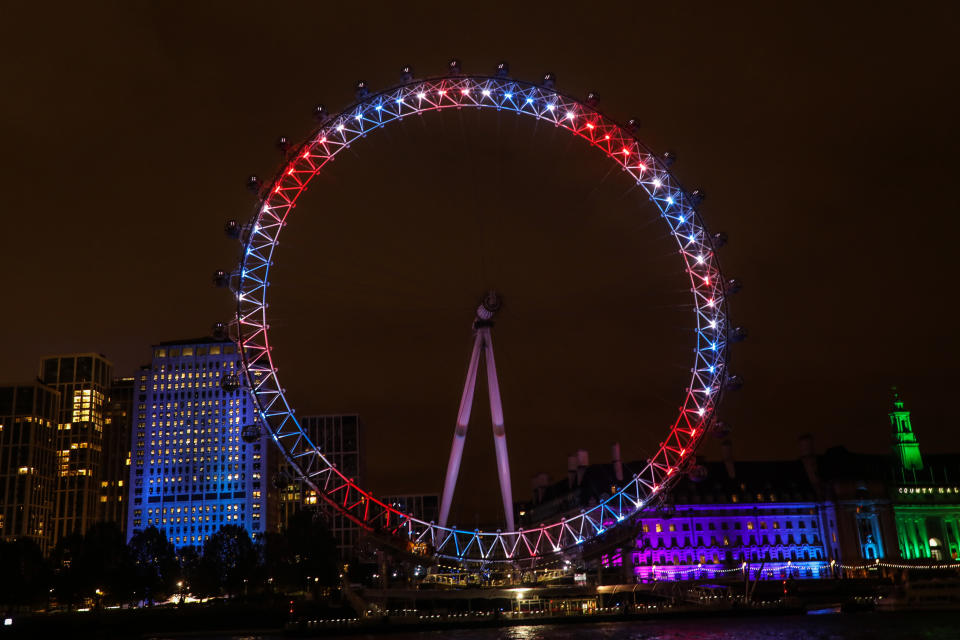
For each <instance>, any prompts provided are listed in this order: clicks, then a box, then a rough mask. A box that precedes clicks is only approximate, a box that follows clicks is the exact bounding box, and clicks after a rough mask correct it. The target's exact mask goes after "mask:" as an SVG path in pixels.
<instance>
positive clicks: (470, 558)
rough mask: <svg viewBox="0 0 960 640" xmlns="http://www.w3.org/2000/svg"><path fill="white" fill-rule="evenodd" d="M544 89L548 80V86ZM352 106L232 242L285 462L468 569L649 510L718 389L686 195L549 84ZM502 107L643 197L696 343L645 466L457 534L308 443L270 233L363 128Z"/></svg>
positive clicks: (444, 87)
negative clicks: (287, 377) (283, 349)
mask: <svg viewBox="0 0 960 640" xmlns="http://www.w3.org/2000/svg"><path fill="white" fill-rule="evenodd" d="M550 84H552V83H550ZM358 97H359V101H358V102H357V103H355V104H354V105H353V106H351V107H350V108H348V109H347V110H345V111H343V112H341V113H339V114H338V115H335V116H332V117H328V118H325V119H324V120H323V121H322V124H321V126H320V127H319V128H318V129H317V130H316V131H315V132H314V133H313V134H312V135H311V136H310V137H309V138H308V139H307V140H306V141H305V142H304V143H302V144H301V145H300V146H299V147H298V148H296V149H294V150H292V151H291V152H290V155H289V156H288V157H289V158H290V160H288V161H287V164H286V165H285V166H284V167H283V169H282V171H281V172H280V173H279V174H278V175H277V176H276V177H275V178H274V180H273V182H272V183H271V184H270V185H268V187H267V188H266V189H265V190H264V191H263V192H262V199H261V201H260V202H259V204H258V206H257V211H256V213H255V215H254V216H253V219H252V220H251V221H250V222H249V223H248V224H247V225H246V227H245V228H244V233H243V235H242V236H241V237H242V242H243V251H242V256H241V261H240V268H239V271H238V272H236V273H234V274H233V276H234V278H233V280H234V282H235V283H236V289H235V291H236V295H237V317H236V319H237V327H238V342H239V345H240V347H241V353H242V354H243V356H242V363H243V375H244V378H245V383H246V386H247V388H248V389H249V390H250V393H251V395H252V397H253V400H254V403H255V407H256V412H257V414H258V418H259V420H260V423H261V425H262V426H263V427H264V428H265V429H266V430H267V431H268V432H269V434H270V436H271V437H272V438H273V440H274V441H275V442H276V443H277V444H278V445H279V447H280V449H281V451H282V452H283V454H284V456H285V457H286V459H287V461H288V462H289V463H290V465H291V466H292V467H293V469H294V470H295V472H296V473H297V474H299V475H300V476H301V477H302V478H303V480H304V481H305V482H306V484H307V485H308V486H309V487H310V488H312V489H314V490H316V492H317V494H318V495H319V496H321V497H322V499H323V500H324V501H326V502H327V503H329V504H330V505H332V506H334V507H335V508H336V509H337V510H338V511H340V512H341V513H342V514H344V515H345V516H346V517H347V518H349V519H350V520H352V521H354V522H355V523H357V524H358V525H360V526H361V527H363V528H364V529H367V530H369V531H375V532H380V533H387V534H391V535H394V536H400V537H403V538H406V539H407V540H409V541H411V542H413V543H414V544H419V543H425V547H422V548H426V549H428V551H429V552H430V553H432V554H434V555H436V556H438V557H445V558H450V559H455V560H461V561H467V562H474V561H475V562H502V561H521V560H531V559H535V558H540V557H545V556H548V555H551V554H556V553H558V552H563V551H565V550H569V549H571V548H576V547H577V546H579V545H582V544H583V543H585V542H587V541H588V540H590V539H591V538H594V537H595V536H598V535H600V534H602V533H603V532H604V531H606V530H608V529H609V528H610V527H612V526H615V525H616V524H617V523H618V522H621V521H623V520H625V519H627V518H629V517H630V516H631V515H633V514H635V513H636V512H638V511H639V510H641V509H643V508H644V507H646V506H648V505H650V504H652V503H655V502H656V499H657V498H658V497H659V496H660V495H661V494H662V493H663V492H665V491H666V490H667V489H668V487H669V485H670V484H672V482H673V481H674V480H676V479H677V478H678V477H680V476H681V475H683V472H684V471H685V470H686V469H687V468H688V466H689V465H690V464H692V463H693V453H694V451H695V449H696V447H697V445H698V444H699V442H700V441H701V439H702V438H703V436H704V434H705V432H706V430H707V428H708V427H709V426H710V425H711V422H712V420H713V419H714V413H715V408H716V405H717V403H718V402H719V399H720V395H721V394H722V392H723V388H724V386H725V383H726V382H727V371H726V366H725V364H726V354H727V331H728V325H727V317H726V303H725V291H724V280H723V277H722V274H721V272H720V267H719V264H718V261H717V258H716V256H715V253H714V238H713V237H712V236H711V235H710V234H709V233H708V232H707V230H706V228H705V227H704V224H703V222H702V220H701V218H700V215H699V214H698V213H697V211H696V209H695V204H696V202H695V200H694V198H692V197H691V196H690V195H689V194H687V193H685V192H684V191H683V189H682V188H681V187H680V185H679V184H678V183H677V181H676V180H675V179H674V178H673V176H672V175H671V174H670V172H669V171H668V169H667V166H666V163H665V162H664V161H663V159H661V158H657V157H656V156H654V155H653V153H651V151H650V150H649V149H648V148H647V147H646V146H645V145H644V144H642V143H641V142H640V141H639V140H637V139H636V138H635V137H634V135H633V134H632V133H631V132H630V131H628V130H627V129H625V128H624V127H622V126H620V125H618V124H617V123H615V122H613V121H612V120H610V119H609V118H607V117H606V116H604V115H603V114H601V113H600V112H598V111H597V110H596V109H595V108H594V107H592V106H590V105H587V104H585V103H582V102H580V101H578V100H575V99H573V98H570V97H568V96H565V95H563V94H560V93H558V92H557V91H555V90H553V88H552V87H544V86H538V85H536V84H533V83H528V82H521V81H517V80H513V79H510V78H507V77H499V76H498V77H488V76H463V75H452V76H446V77H440V78H432V79H427V80H422V81H414V82H410V83H407V84H404V85H401V86H399V87H395V88H393V89H389V90H387V91H384V92H381V93H377V94H369V95H362V94H361V95H359V96H358ZM462 108H477V109H490V110H496V111H501V110H503V111H512V112H514V113H517V114H521V115H525V116H531V117H533V118H536V119H538V120H545V121H548V122H551V123H553V124H554V125H555V126H557V127H558V128H561V129H565V130H567V131H569V132H570V133H571V134H573V135H574V136H576V137H577V138H580V139H582V140H584V141H585V142H587V143H589V144H590V145H592V146H593V147H595V148H597V149H599V150H600V151H602V152H603V153H604V154H605V155H606V156H607V158H608V159H610V160H612V161H613V162H616V163H617V164H618V165H620V166H621V167H622V169H623V171H626V172H627V173H629V174H630V175H631V176H632V177H633V178H634V179H635V180H636V184H637V186H639V187H641V188H642V189H643V190H644V191H646V193H647V194H648V195H649V197H650V200H652V201H653V203H654V204H655V205H656V206H657V208H658V209H659V210H660V213H661V217H662V218H663V219H664V220H665V221H666V223H667V225H668V226H669V227H670V231H671V235H673V237H674V238H675V239H676V241H677V245H678V247H679V253H680V256H681V257H682V259H683V261H684V265H685V268H686V272H687V273H688V274H689V276H690V284H691V292H692V295H693V303H694V307H695V318H696V336H697V346H696V349H695V356H694V365H693V368H692V370H691V371H692V375H691V380H690V385H689V387H688V388H687V390H686V397H685V399H684V402H683V406H682V407H681V408H680V411H679V416H678V417H677V419H676V421H675V422H674V424H673V426H672V427H671V428H670V432H669V435H668V436H667V438H666V439H665V440H664V441H663V442H662V443H661V444H660V445H659V449H658V450H657V452H656V454H655V455H654V456H653V457H652V458H650V459H649V460H648V462H647V464H646V466H645V467H644V469H643V470H642V471H641V472H640V473H638V474H636V475H634V476H633V478H632V479H629V480H626V481H625V482H624V484H623V486H621V487H619V488H618V490H617V491H616V493H614V494H613V495H611V496H610V497H608V498H606V499H604V500H603V501H602V502H600V503H599V504H597V505H596V506H594V507H592V508H590V509H588V510H585V511H582V512H581V513H579V514H577V515H575V516H573V517H569V518H564V519H560V520H558V521H556V522H551V523H548V524H543V525H541V526H538V527H535V528H531V529H522V528H520V529H518V530H517V531H500V530H497V531H480V530H462V529H457V528H456V527H440V526H438V525H436V524H435V523H431V522H424V521H423V520H420V519H418V518H415V517H413V516H412V515H410V514H407V513H404V512H402V511H400V510H398V509H396V508H394V507H392V506H390V505H389V504H386V503H384V502H382V501H380V500H378V499H376V498H375V497H374V496H373V495H371V494H370V493H369V492H368V491H366V490H364V489H362V488H360V487H358V486H357V485H356V484H355V483H354V482H353V479H351V478H348V477H346V476H344V475H343V474H342V473H341V472H340V471H339V470H338V469H337V468H336V467H335V466H334V465H333V464H332V463H331V462H330V461H329V460H328V459H327V458H326V457H325V456H324V455H323V453H322V452H321V451H319V450H318V449H317V447H315V446H314V443H313V442H311V441H310V438H309V436H308V435H307V433H306V432H305V431H304V429H303V428H302V427H301V425H300V422H299V421H298V420H297V418H296V416H295V415H294V410H293V409H292V408H291V407H290V403H289V402H288V400H287V398H286V396H285V394H284V390H283V387H281V385H280V382H279V380H278V378H277V371H276V367H275V366H274V362H273V357H272V354H271V347H270V341H269V338H268V329H269V324H268V320H267V306H268V305H267V291H268V289H269V285H270V281H269V271H270V266H271V264H272V260H273V254H274V250H275V249H276V247H277V244H278V242H277V241H278V238H279V236H280V231H281V230H282V229H283V227H284V226H286V220H287V216H288V215H289V214H290V213H291V211H292V210H293V209H294V207H295V206H296V203H297V199H298V198H299V197H300V195H301V194H302V193H303V192H304V191H305V190H306V188H307V185H308V184H309V183H310V180H311V179H312V178H313V177H314V176H315V175H317V173H318V172H319V171H320V170H321V169H322V168H323V166H324V165H325V164H326V163H327V162H329V161H330V160H332V159H333V158H334V157H335V156H336V155H337V154H338V153H340V152H341V151H343V150H344V149H346V148H348V147H349V146H350V145H351V144H352V143H353V142H355V141H358V140H359V139H360V138H362V137H364V136H366V134H367V133H370V132H371V131H374V130H376V129H379V128H380V127H382V126H384V125H386V124H389V123H391V122H396V121H398V120H400V119H402V118H406V117H408V116H414V115H420V114H423V113H426V112H431V111H440V110H442V109H462Z"/></svg>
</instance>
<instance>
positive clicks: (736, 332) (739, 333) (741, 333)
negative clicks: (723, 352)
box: [730, 327, 747, 342]
mask: <svg viewBox="0 0 960 640" xmlns="http://www.w3.org/2000/svg"><path fill="white" fill-rule="evenodd" d="M746 339H747V330H746V329H744V328H743V327H734V328H733V329H731V330H730V342H743V341H744V340H746Z"/></svg>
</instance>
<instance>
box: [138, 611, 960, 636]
mask: <svg viewBox="0 0 960 640" xmlns="http://www.w3.org/2000/svg"><path fill="white" fill-rule="evenodd" d="M192 637H193V638H195V639H196V640H201V637H200V636H192ZM318 637H319V636H318ZM323 637H324V638H337V637H344V638H347V637H349V638H380V637H389V638H393V639H394V640H441V639H442V638H450V637H455V638H457V639H458V640H579V639H582V638H586V639H587V640H606V639H610V640H958V639H960V615H958V614H957V613H956V612H934V613H920V612H915V613H863V614H841V615H827V616H778V617H764V618H714V619H704V618H700V619H697V620H689V621H677V620H670V621H660V620H652V621H642V622H637V621H631V622H607V623H597V624H552V625H531V626H522V627H503V628H499V629H457V630H449V629H448V630H442V631H422V632H411V633H404V632H399V633H397V632H394V633H387V634H376V635H372V634H368V635H364V634H354V635H348V636H336V635H324V636H323ZM168 638H171V636H163V635H158V636H153V640H167V639H168ZM280 638H283V636H278V635H270V634H266V635H260V634H249V635H247V634H244V635H239V634H238V635H222V636H206V637H205V638H203V640H228V639H229V640H280Z"/></svg>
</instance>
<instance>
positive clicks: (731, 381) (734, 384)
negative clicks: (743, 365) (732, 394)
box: [726, 375, 743, 391]
mask: <svg viewBox="0 0 960 640" xmlns="http://www.w3.org/2000/svg"><path fill="white" fill-rule="evenodd" d="M726 386H727V390H729V391H737V390H739V389H742V388H743V378H741V377H740V376H738V375H731V376H730V377H729V378H727V385H726Z"/></svg>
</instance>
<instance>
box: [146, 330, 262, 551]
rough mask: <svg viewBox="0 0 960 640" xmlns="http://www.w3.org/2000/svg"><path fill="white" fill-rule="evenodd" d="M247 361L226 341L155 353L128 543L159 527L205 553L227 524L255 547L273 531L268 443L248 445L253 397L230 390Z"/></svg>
mask: <svg viewBox="0 0 960 640" xmlns="http://www.w3.org/2000/svg"><path fill="white" fill-rule="evenodd" d="M238 358H239V356H238V354H237V348H236V345H235V343H233V342H231V341H230V340H227V339H223V338H199V339H195V340H178V341H173V342H163V343H160V344H158V345H155V346H154V347H153V359H152V362H151V364H150V365H149V366H145V367H143V368H141V370H140V371H139V373H138V374H137V376H136V385H135V387H136V388H135V390H134V393H135V396H136V401H135V405H136V410H135V419H134V421H133V429H132V436H131V443H130V451H131V464H130V488H131V495H130V502H129V508H128V513H127V519H128V520H127V532H128V533H127V535H128V537H129V536H132V535H133V534H134V533H135V532H136V531H138V530H142V529H145V528H147V527H150V526H154V527H157V528H158V529H160V530H161V531H163V532H165V535H166V536H167V539H168V540H170V542H171V543H172V544H173V545H174V546H175V547H177V548H181V547H186V546H197V547H202V546H203V543H204V541H205V540H207V539H208V538H209V537H210V536H211V535H212V534H213V533H215V532H216V531H217V530H218V529H220V527H222V526H223V525H227V524H233V525H238V526H240V527H243V528H244V529H246V530H247V532H248V533H249V534H250V537H251V538H253V539H254V540H257V539H259V538H260V537H261V536H262V535H263V534H264V533H265V532H266V531H267V530H269V526H270V525H269V524H268V519H269V518H268V509H267V494H268V491H269V481H270V479H269V477H268V471H267V470H268V467H267V456H268V454H269V453H270V448H269V447H268V441H267V438H266V436H265V435H263V434H260V435H258V436H257V437H256V439H253V440H252V441H250V442H246V441H244V439H243V438H242V436H241V434H242V429H243V427H244V425H249V424H251V423H252V422H253V418H254V410H253V403H252V400H251V399H250V396H249V394H248V393H246V392H245V391H244V390H243V389H229V385H228V390H225V389H224V388H223V386H221V383H222V381H223V380H224V378H226V377H228V376H231V375H234V374H236V373H237V372H238V370H239V367H240V363H239V359H238Z"/></svg>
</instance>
